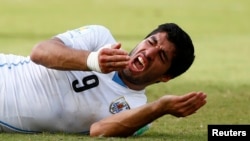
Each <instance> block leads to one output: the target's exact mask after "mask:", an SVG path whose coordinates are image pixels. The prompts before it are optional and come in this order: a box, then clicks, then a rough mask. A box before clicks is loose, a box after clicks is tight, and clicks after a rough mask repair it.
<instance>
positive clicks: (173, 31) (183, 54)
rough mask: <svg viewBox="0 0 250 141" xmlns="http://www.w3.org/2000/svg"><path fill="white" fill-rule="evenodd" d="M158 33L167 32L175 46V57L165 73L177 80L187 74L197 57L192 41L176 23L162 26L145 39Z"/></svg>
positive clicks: (168, 38) (168, 37)
mask: <svg viewBox="0 0 250 141" xmlns="http://www.w3.org/2000/svg"><path fill="white" fill-rule="evenodd" d="M158 32H166V33H167V36H166V38H167V40H168V41H170V42H171V43H173V44H174V46H175V55H174V57H173V60H172V63H171V66H170V68H169V69H168V70H167V72H166V73H165V74H166V75H169V76H170V77H171V78H175V77H177V76H179V75H181V74H183V73H184V72H186V71H187V70H188V69H189V68H190V66H191V65H192V64H193V61H194V58H195V55H194V46H193V43H192V40H191V38H190V36H189V35H188V34H187V33H186V32H185V31H184V30H182V29H181V28H180V27H179V26H178V25H177V24H175V23H165V24H161V25H159V26H158V27H157V28H156V29H154V30H153V31H152V32H151V33H149V34H148V35H147V36H146V37H145V38H148V37H149V36H151V35H154V34H156V33H158Z"/></svg>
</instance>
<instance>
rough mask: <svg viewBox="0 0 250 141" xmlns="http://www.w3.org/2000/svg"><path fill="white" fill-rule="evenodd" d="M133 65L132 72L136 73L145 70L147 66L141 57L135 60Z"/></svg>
mask: <svg viewBox="0 0 250 141" xmlns="http://www.w3.org/2000/svg"><path fill="white" fill-rule="evenodd" d="M131 64H132V68H131V69H132V70H133V71H134V72H141V71H143V70H144V68H145V66H146V62H145V60H143V58H142V57H141V56H138V57H137V58H135V59H134V61H133V62H132V63H131Z"/></svg>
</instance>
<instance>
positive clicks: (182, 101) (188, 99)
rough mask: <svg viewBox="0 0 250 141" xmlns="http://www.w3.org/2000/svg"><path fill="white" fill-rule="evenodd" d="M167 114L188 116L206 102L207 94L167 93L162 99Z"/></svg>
mask: <svg viewBox="0 0 250 141" xmlns="http://www.w3.org/2000/svg"><path fill="white" fill-rule="evenodd" d="M160 101H161V104H163V105H162V107H164V110H165V113H166V114H171V115H173V116H176V117H186V116H189V115H191V114H193V113H195V112H196V111H197V110H198V109H200V108H201V107H202V106H203V105H205V104H206V94H205V93H203V92H191V93H188V94H186V95H182V96H175V95H166V96H163V97H161V99H160Z"/></svg>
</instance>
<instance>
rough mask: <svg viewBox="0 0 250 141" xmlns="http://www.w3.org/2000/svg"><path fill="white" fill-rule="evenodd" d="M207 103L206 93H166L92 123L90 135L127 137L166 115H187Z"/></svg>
mask: <svg viewBox="0 0 250 141" xmlns="http://www.w3.org/2000/svg"><path fill="white" fill-rule="evenodd" d="M205 104H206V94H205V93H203V92H191V93H189V94H186V95H182V96H177V95H166V96H163V97H161V98H160V99H159V100H156V101H154V102H151V103H148V104H145V105H143V106H140V107H137V108H134V109H130V110H126V111H123V112H120V113H117V114H114V115H112V116H109V117H107V118H105V119H102V120H100V121H98V122H96V123H94V124H92V125H91V129H90V136H103V137H127V136H131V135H133V133H134V132H135V131H137V130H138V129H140V128H141V127H143V126H145V125H147V124H149V123H151V122H153V121H154V120H156V119H158V118H160V117H162V116H164V115H168V114H170V115H173V116H176V117H186V116H188V115H191V114H193V113H195V112H196V111H197V110H198V109H200V108H201V107H202V106H203V105H205Z"/></svg>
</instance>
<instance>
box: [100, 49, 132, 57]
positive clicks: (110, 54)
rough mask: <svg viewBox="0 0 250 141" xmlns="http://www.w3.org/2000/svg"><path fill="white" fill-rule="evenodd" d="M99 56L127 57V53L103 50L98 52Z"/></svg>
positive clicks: (118, 50) (117, 50) (116, 50)
mask: <svg viewBox="0 0 250 141" xmlns="http://www.w3.org/2000/svg"><path fill="white" fill-rule="evenodd" d="M99 55H108V56H114V55H128V53H127V52H126V51H125V50H120V49H110V48H103V49H102V50H101V51H100V52H99Z"/></svg>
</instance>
